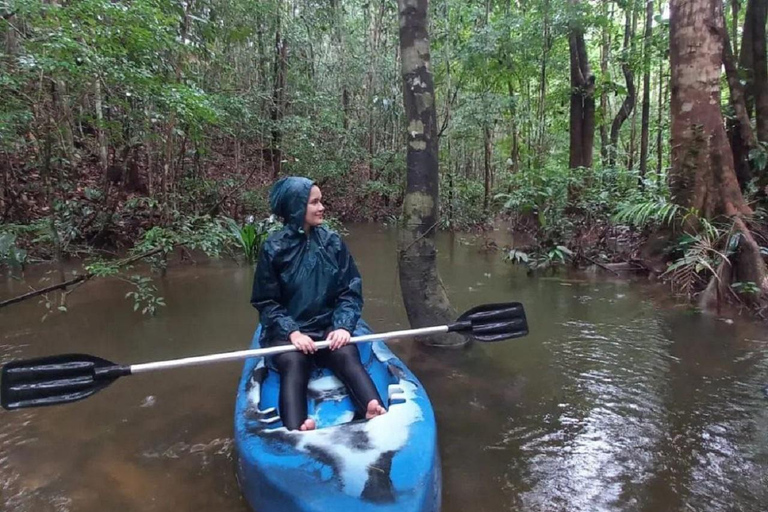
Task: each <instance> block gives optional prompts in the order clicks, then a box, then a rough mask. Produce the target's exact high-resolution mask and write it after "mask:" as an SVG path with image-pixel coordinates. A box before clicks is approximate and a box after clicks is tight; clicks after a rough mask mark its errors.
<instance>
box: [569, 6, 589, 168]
mask: <svg viewBox="0 0 768 512" xmlns="http://www.w3.org/2000/svg"><path fill="white" fill-rule="evenodd" d="M572 2H573V3H574V4H576V3H578V0H572ZM568 46H569V49H570V57H571V117H570V149H569V158H568V165H569V166H570V168H571V169H575V168H577V167H592V153H593V146H594V141H595V76H594V75H593V74H592V71H591V70H590V68H589V60H588V58H587V46H586V44H585V43H584V29H583V28H582V27H580V26H575V25H574V26H572V27H571V29H570V34H569V37H568Z"/></svg>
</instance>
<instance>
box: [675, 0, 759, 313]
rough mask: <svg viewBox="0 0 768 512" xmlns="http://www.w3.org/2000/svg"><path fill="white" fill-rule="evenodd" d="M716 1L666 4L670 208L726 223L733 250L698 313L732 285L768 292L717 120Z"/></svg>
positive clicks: (719, 39)
mask: <svg viewBox="0 0 768 512" xmlns="http://www.w3.org/2000/svg"><path fill="white" fill-rule="evenodd" d="M722 8H723V4H722V2H721V0H672V1H671V2H670V66H671V72H672V85H671V89H672V98H671V107H670V108H671V115H672V171H671V172H670V191H671V193H672V198H673V200H674V201H675V203H676V204H678V205H680V206H682V207H684V208H695V209H696V210H697V211H698V212H699V214H700V215H701V216H703V217H705V218H708V219H713V218H715V217H718V216H726V217H731V218H732V219H733V220H734V224H733V232H734V234H735V233H740V234H741V235H742V237H741V238H740V241H739V244H738V248H737V250H736V251H735V253H734V254H732V255H731V256H730V257H729V262H726V263H723V264H722V265H721V267H720V268H719V269H718V274H719V277H720V279H719V280H717V282H714V279H713V283H711V284H710V287H709V288H708V292H707V293H705V294H704V296H703V302H704V303H705V305H706V306H710V307H711V306H713V305H714V304H715V303H716V302H719V301H718V300H715V297H717V298H720V297H726V296H728V292H729V287H730V284H731V283H732V282H734V281H735V280H741V281H751V282H753V283H755V284H756V285H757V286H758V287H759V289H760V294H758V296H751V297H750V300H756V299H759V298H761V296H764V294H765V291H766V290H767V289H768V282H766V269H765V264H764V263H763V260H762V257H761V255H760V248H759V246H758V245H757V243H756V242H755V239H754V237H753V236H752V234H751V233H750V231H749V229H748V228H747V227H746V224H745V222H744V220H743V219H742V216H746V215H750V214H751V213H752V210H751V209H750V207H749V206H748V205H747V203H746V202H745V201H744V197H743V196H742V194H741V190H740V189H739V184H738V181H737V179H736V173H735V171H734V166H733V157H732V155H731V152H730V148H729V147H728V140H727V138H726V134H725V128H724V127H723V117H722V115H721V113H720V69H721V67H722V65H723V34H724V33H725V29H724V27H723V22H724V17H723V12H722Z"/></svg>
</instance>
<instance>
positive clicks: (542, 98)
mask: <svg viewBox="0 0 768 512" xmlns="http://www.w3.org/2000/svg"><path fill="white" fill-rule="evenodd" d="M549 22H550V18H549V0H544V46H543V48H542V51H541V73H540V77H539V102H538V107H537V112H536V120H537V124H538V132H537V137H536V147H535V149H534V152H535V156H534V162H535V165H536V166H537V167H540V166H541V165H542V164H543V163H544V160H543V157H544V154H545V150H544V134H545V132H546V118H547V110H546V99H547V62H548V61H549V52H550V50H551V49H552V32H551V28H550V26H549Z"/></svg>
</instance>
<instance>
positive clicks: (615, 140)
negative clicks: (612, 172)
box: [608, 4, 637, 167]
mask: <svg viewBox="0 0 768 512" xmlns="http://www.w3.org/2000/svg"><path fill="white" fill-rule="evenodd" d="M628 9H631V11H628V12H626V13H625V16H626V23H625V26H624V56H623V58H622V62H621V72H622V73H623V74H624V80H625V81H626V83H627V96H626V97H625V98H624V101H623V102H622V103H621V108H620V109H619V111H618V112H617V113H616V117H614V118H613V123H612V124H611V146H610V152H609V155H610V157H609V159H608V163H609V165H610V166H611V167H613V166H614V165H616V154H617V152H618V149H619V131H620V130H621V126H622V125H623V124H624V121H626V120H627V119H629V116H630V115H632V110H633V109H634V108H635V98H636V96H637V93H636V91H635V76H634V73H633V72H632V68H631V67H630V65H629V61H630V56H631V53H632V52H631V49H630V44H631V40H632V38H633V37H634V33H633V32H634V31H633V27H634V20H633V18H634V17H635V9H634V6H631V4H629V5H628Z"/></svg>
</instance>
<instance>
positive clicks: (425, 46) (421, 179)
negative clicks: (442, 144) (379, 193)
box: [398, 0, 467, 346]
mask: <svg viewBox="0 0 768 512" xmlns="http://www.w3.org/2000/svg"><path fill="white" fill-rule="evenodd" d="M427 4H428V2H427V0H398V12H399V20H400V50H401V55H402V64H401V73H402V76H403V103H404V106H405V114H406V116H407V119H408V128H407V130H408V135H407V140H408V156H407V166H408V174H407V185H406V193H405V198H404V200H403V225H402V227H401V229H400V238H399V241H398V262H399V268H400V288H401V291H402V294H403V303H404V305H405V310H406V313H407V314H408V320H409V322H410V324H411V326H412V327H414V328H416V327H427V326H430V325H442V324H447V323H451V322H453V321H454V320H455V311H454V310H453V308H452V307H451V304H450V302H448V297H447V296H446V294H445V289H444V288H443V284H442V282H441V280H440V276H439V275H438V273H437V261H436V259H437V258H436V256H437V253H436V250H435V242H434V237H435V230H436V228H437V224H438V222H439V220H438V212H439V210H438V197H439V194H438V186H439V184H438V167H437V126H436V123H437V119H436V114H435V93H434V85H433V82H432V74H431V72H430V70H429V34H428V32H427ZM466 341H467V340H466V339H465V338H464V337H463V336H461V335H457V334H445V335H440V336H434V337H430V338H427V339H426V340H425V342H426V343H428V344H431V345H441V346H460V345H463V344H465V343H466Z"/></svg>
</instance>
